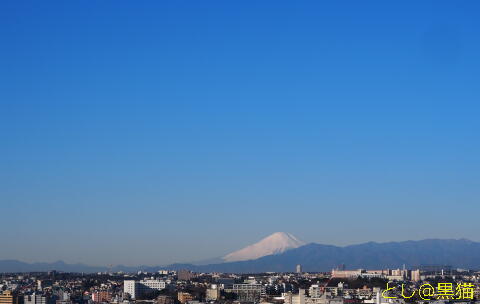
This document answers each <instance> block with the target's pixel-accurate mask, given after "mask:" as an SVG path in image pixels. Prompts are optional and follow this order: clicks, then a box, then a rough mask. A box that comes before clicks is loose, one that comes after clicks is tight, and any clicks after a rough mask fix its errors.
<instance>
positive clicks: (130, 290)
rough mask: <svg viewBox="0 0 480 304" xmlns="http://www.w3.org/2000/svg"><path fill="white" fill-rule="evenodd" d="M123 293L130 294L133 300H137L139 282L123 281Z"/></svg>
mask: <svg viewBox="0 0 480 304" xmlns="http://www.w3.org/2000/svg"><path fill="white" fill-rule="evenodd" d="M123 293H124V294H128V295H130V297H132V299H135V297H136V295H137V282H135V281H134V280H125V281H123Z"/></svg>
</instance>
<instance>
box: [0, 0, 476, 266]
mask: <svg viewBox="0 0 480 304" xmlns="http://www.w3.org/2000/svg"><path fill="white" fill-rule="evenodd" d="M300 2H302V3H299V2H297V1H295V2H294V1H261V2H258V1H241V2H231V1H208V2H207V1H183V2H178V1H172V2H164V1H159V2H153V1H145V2H138V1H137V2H129V1H110V0H107V1H91V2H88V3H83V2H75V1H40V2H35V3H33V2H28V1H25V2H23V1H4V2H2V3H1V4H0V39H1V40H0V41H1V45H2V47H1V48H0V57H1V59H0V130H1V132H0V142H1V149H0V193H1V197H0V201H1V207H2V208H1V210H2V211H1V214H2V220H1V221H0V230H1V231H2V237H1V238H2V244H3V245H2V250H0V260H4V259H16V260H21V261H26V262H53V261H57V260H63V261H66V262H68V263H85V264H88V265H102V266H106V265H110V264H113V265H116V264H124V265H167V264H170V263H176V262H192V261H199V260H203V259H209V258H217V257H223V256H225V255H226V254H229V253H231V252H234V251H236V250H239V249H241V248H243V247H245V246H248V245H250V244H253V243H255V242H258V241H260V240H261V239H262V238H264V237H267V236H269V235H270V234H272V233H274V232H288V233H291V234H292V235H294V236H295V237H298V238H299V239H300V240H302V241H304V242H305V243H310V242H315V243H320V244H331V245H339V246H345V245H351V244H359V243H364V242H369V241H375V242H390V241H406V240H422V239H431V238H438V239H461V238H466V239H470V240H472V241H480V238H479V237H478V233H477V232H478V231H479V229H480V223H479V221H478V214H479V212H480V205H479V204H478V197H480V187H479V185H480V165H479V164H480V162H479V155H480V140H479V135H478V134H479V131H480V128H479V124H480V123H479V119H478V117H480V106H479V103H478V100H479V98H480V94H479V90H478V83H479V76H480V75H479V71H480V61H479V56H478V54H479V53H480V41H479V39H480V38H479V37H480V21H479V19H478V16H477V15H478V14H477V12H478V10H479V8H480V7H479V5H480V4H479V3H478V2H475V1H464V2H457V1H421V2H419V1H401V2H400V1H399V2H391V1H346V2H345V3H344V2H337V1H331V2H323V1H322V2H303V1H300ZM247 4H248V5H247Z"/></svg>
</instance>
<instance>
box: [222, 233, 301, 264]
mask: <svg viewBox="0 0 480 304" xmlns="http://www.w3.org/2000/svg"><path fill="white" fill-rule="evenodd" d="M303 245H305V243H304V242H303V241H300V240H299V239H297V238H296V237H294V236H293V235H291V234H290V233H285V232H276V233H274V234H272V235H269V236H267V237H266V238H264V239H263V240H261V241H259V242H258V243H255V244H253V245H250V246H247V247H245V248H242V249H240V250H238V251H235V252H232V253H230V254H227V255H226V256H224V257H223V258H222V260H223V261H225V262H236V261H247V260H254V259H258V258H261V257H264V256H267V255H272V254H279V253H283V252H285V251H287V250H289V249H293V248H298V247H300V246H303Z"/></svg>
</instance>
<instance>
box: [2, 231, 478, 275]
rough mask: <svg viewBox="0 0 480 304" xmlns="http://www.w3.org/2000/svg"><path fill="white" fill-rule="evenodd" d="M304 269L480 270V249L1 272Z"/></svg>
mask: <svg viewBox="0 0 480 304" xmlns="http://www.w3.org/2000/svg"><path fill="white" fill-rule="evenodd" d="M297 264H301V265H302V267H303V269H304V270H305V271H309V272H320V271H330V270H331V269H332V268H334V267H336V266H337V265H339V264H346V265H347V267H348V269H359V268H364V269H376V268H390V269H394V268H400V267H401V266H402V265H403V264H405V265H407V266H408V267H410V268H411V267H415V266H419V265H432V264H435V265H451V266H452V267H458V268H465V269H474V270H477V269H480V243H479V242H474V241H471V240H468V239H424V240H419V241H413V240H408V241H402V242H384V243H377V242H367V243H360V244H354V245H347V246H343V247H341V246H335V245H325V244H317V243H308V244H305V245H303V246H300V247H297V248H293V249H289V250H286V251H284V252H282V253H279V254H272V255H267V256H263V257H260V258H258V259H254V260H245V261H235V262H226V263H216V264H206V265H193V264H189V263H183V264H182V263H176V264H171V265H166V266H146V265H141V266H132V267H130V266H123V265H117V266H114V267H112V268H108V267H103V266H89V265H85V264H80V263H78V264H67V263H64V262H62V261H57V262H54V263H25V262H21V261H17V260H13V259H10V260H0V272H35V271H49V270H57V271H64V272H106V271H110V270H111V271H124V272H136V271H139V270H144V271H149V272H155V271H158V270H160V269H171V270H179V269H189V270H192V271H196V272H213V271H218V272H231V273H258V272H269V271H276V272H293V271H294V269H295V266H296V265H297Z"/></svg>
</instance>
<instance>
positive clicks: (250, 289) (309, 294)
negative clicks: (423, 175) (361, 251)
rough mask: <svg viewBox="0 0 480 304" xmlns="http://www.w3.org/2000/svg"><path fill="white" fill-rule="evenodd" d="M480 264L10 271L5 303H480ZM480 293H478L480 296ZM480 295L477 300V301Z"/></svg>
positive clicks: (3, 284) (2, 289)
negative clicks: (316, 269)
mask: <svg viewBox="0 0 480 304" xmlns="http://www.w3.org/2000/svg"><path fill="white" fill-rule="evenodd" d="M479 279H480V272H475V271H471V270H463V269H452V268H451V267H448V266H424V267H418V268H414V269H413V270H409V269H405V267H403V268H401V269H383V270H364V269H358V270H345V266H344V265H339V266H338V267H337V268H336V269H334V270H332V271H331V272H328V273H307V272H303V271H302V266H301V265H297V267H296V271H295V272H292V273H262V274H250V275H247V274H224V273H193V272H190V271H188V270H179V271H173V270H160V271H158V272H155V273H147V272H138V273H134V274H132V273H121V272H117V273H96V274H82V273H62V272H57V271H50V272H41V273H4V274H2V275H1V279H0V304H77V303H78V304H100V303H112V304H207V303H210V304H217V303H218V304H242V303H261V304H343V303H372V304H382V303H480V289H479ZM477 299H478V300H477ZM477 301H478V302H477Z"/></svg>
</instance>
